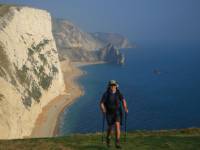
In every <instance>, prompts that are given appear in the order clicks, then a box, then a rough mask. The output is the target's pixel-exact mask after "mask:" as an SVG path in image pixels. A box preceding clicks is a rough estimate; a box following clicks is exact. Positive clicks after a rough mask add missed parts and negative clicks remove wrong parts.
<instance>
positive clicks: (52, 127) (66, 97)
mask: <svg viewBox="0 0 200 150" xmlns="http://www.w3.org/2000/svg"><path fill="white" fill-rule="evenodd" d="M101 63H105V62H94V63H88V62H73V63H70V67H69V63H68V62H66V61H62V62H61V69H62V72H63V76H64V81H65V85H66V89H65V92H64V93H63V94H62V95H59V96H57V97H56V98H54V99H53V100H52V101H51V102H50V103H49V104H48V105H46V106H45V107H44V108H43V110H42V113H40V115H39V116H38V118H37V120H36V123H35V127H34V129H33V131H32V133H31V135H30V137H52V136H57V134H58V125H59V120H60V115H61V114H62V113H63V111H64V109H65V108H66V107H68V106H69V105H70V104H72V103H73V102H74V101H75V100H76V99H77V98H78V97H80V96H82V95H84V90H83V88H82V87H81V85H79V84H78V83H77V82H76V80H77V78H79V77H80V76H82V75H84V74H86V73H85V72H83V71H82V70H81V69H80V68H79V67H81V66H85V65H92V64H101Z"/></svg>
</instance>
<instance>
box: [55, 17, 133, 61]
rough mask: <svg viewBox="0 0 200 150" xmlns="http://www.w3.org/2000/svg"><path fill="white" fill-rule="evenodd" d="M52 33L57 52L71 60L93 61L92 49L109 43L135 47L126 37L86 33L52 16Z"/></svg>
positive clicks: (119, 46) (97, 48) (66, 21)
mask: <svg viewBox="0 0 200 150" xmlns="http://www.w3.org/2000/svg"><path fill="white" fill-rule="evenodd" d="M52 25H53V29H52V31H53V35H54V37H55V40H56V45H57V48H58V50H59V54H60V55H62V56H66V57H69V58H70V59H71V60H72V61H95V60H96V58H95V57H96V56H95V55H94V54H93V53H94V52H93V51H97V50H99V49H101V48H104V47H106V46H107V45H108V44H109V43H110V44H112V45H113V46H114V47H115V48H131V47H135V45H134V44H131V43H130V42H129V41H128V39H127V38H125V37H124V36H122V35H120V34H117V33H101V32H96V33H88V32H84V31H83V30H82V29H80V28H79V27H78V26H76V25H74V24H73V23H72V22H70V21H68V20H65V19H57V18H54V19H53V21H52Z"/></svg>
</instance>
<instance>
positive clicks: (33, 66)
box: [0, 5, 65, 139]
mask: <svg viewBox="0 0 200 150" xmlns="http://www.w3.org/2000/svg"><path fill="white" fill-rule="evenodd" d="M64 89H65V85H64V81H63V76H62V73H61V69H60V62H59V59H58V52H57V48H56V44H55V41H54V38H53V35H52V26H51V16H50V14H49V13H48V12H47V11H44V10H39V9H34V8H29V7H14V6H4V5H0V139H8V138H22V137H24V136H28V135H30V133H31V131H32V129H33V126H34V123H35V121H36V119H37V117H38V115H39V113H40V112H41V111H42V108H43V107H44V106H45V105H47V103H49V102H50V101H51V100H52V99H53V98H54V97H56V96H58V95H59V94H60V93H62V92H63V91H64Z"/></svg>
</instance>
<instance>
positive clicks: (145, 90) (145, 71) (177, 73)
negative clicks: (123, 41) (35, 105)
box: [59, 46, 200, 135]
mask: <svg viewBox="0 0 200 150" xmlns="http://www.w3.org/2000/svg"><path fill="white" fill-rule="evenodd" d="M121 51H122V52H123V53H124V54H125V56H126V61H125V65H123V66H119V65H114V64H97V65H90V66H84V67H81V69H83V70H84V71H86V72H87V75H85V76H82V77H81V78H80V79H79V80H78V82H79V83H80V84H81V85H82V86H83V88H84V90H85V95H84V96H82V97H80V98H79V99H78V100H77V101H76V102H75V103H73V104H72V105H71V106H70V107H69V108H67V109H65V111H64V113H63V115H62V117H61V121H60V127H59V134H60V135H65V134H69V133H87V132H97V131H101V127H102V114H101V112H100V110H99V100H100V98H101V95H102V94H103V92H104V91H105V89H106V86H107V82H108V80H110V79H115V80H117V81H118V82H119V85H120V87H119V88H120V90H121V92H122V93H123V95H124V96H125V98H126V100H127V103H128V107H129V114H128V121H127V128H128V130H129V131H133V130H141V129H142V130H157V129H174V128H186V127H200V109H199V108H200V67H199V65H200V47H195V46H193V47H189V46H188V47H153V46H152V47H147V48H136V49H122V50H121ZM155 69H156V70H159V73H156V72H155V71H154V70H155Z"/></svg>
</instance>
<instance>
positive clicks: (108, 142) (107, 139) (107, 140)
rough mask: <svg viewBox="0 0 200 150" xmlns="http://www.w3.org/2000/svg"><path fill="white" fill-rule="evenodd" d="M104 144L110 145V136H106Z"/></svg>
mask: <svg viewBox="0 0 200 150" xmlns="http://www.w3.org/2000/svg"><path fill="white" fill-rule="evenodd" d="M106 144H107V147H110V146H111V145H110V137H107V138H106Z"/></svg>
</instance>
